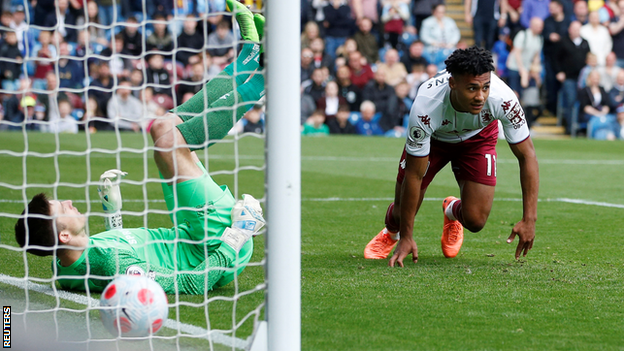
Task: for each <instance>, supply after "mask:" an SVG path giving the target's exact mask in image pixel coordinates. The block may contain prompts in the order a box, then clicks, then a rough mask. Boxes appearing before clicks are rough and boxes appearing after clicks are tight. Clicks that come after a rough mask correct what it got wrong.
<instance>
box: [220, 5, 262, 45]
mask: <svg viewBox="0 0 624 351" xmlns="http://www.w3.org/2000/svg"><path fill="white" fill-rule="evenodd" d="M225 8H226V10H228V11H229V12H231V13H232V14H234V17H236V22H238V26H239V27H240V32H241V37H242V38H243V40H247V41H253V42H254V43H258V42H260V37H259V36H258V31H257V30H256V25H255V22H254V15H253V13H252V12H251V10H249V9H248V8H247V6H245V5H243V4H241V3H240V2H238V1H236V0H225Z"/></svg>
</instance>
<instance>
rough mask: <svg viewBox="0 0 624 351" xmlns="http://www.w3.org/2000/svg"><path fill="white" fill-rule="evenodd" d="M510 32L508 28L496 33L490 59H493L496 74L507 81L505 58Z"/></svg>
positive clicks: (506, 56)
mask: <svg viewBox="0 0 624 351" xmlns="http://www.w3.org/2000/svg"><path fill="white" fill-rule="evenodd" d="M509 33H510V30H509V28H508V27H503V28H501V29H500V31H499V33H498V40H497V41H496V42H495V43H494V47H493V48H492V56H493V57H492V58H493V59H494V65H495V66H496V74H497V75H498V76H499V77H500V78H503V79H504V80H505V81H507V78H508V77H509V74H508V72H507V58H508V57H509V49H510V48H511V47H510V45H509V44H510V39H509Z"/></svg>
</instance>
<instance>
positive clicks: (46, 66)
mask: <svg viewBox="0 0 624 351" xmlns="http://www.w3.org/2000/svg"><path fill="white" fill-rule="evenodd" d="M39 44H40V46H39V48H37V47H35V48H33V54H34V57H36V59H35V60H34V61H35V74H34V75H33V77H34V78H35V79H45V76H46V74H47V73H48V72H49V71H51V70H52V69H53V68H54V66H53V65H52V62H53V61H54V60H55V59H56V56H57V55H56V54H57V53H56V47H54V45H52V33H51V32H48V31H45V30H43V31H41V32H39Z"/></svg>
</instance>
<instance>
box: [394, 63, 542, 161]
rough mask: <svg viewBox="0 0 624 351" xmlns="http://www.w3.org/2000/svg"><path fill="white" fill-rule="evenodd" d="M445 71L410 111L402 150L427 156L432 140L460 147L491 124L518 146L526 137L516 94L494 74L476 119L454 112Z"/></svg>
mask: <svg viewBox="0 0 624 351" xmlns="http://www.w3.org/2000/svg"><path fill="white" fill-rule="evenodd" d="M450 77H451V75H450V74H449V73H448V72H446V70H444V71H442V72H440V73H438V74H437V75H436V76H435V77H433V78H431V79H429V80H427V81H426V82H424V83H423V84H422V85H421V86H420V88H419V89H418V95H417V96H416V99H414V104H413V105H412V110H411V111H410V117H409V127H408V131H407V141H406V143H405V149H406V150H407V153H408V154H410V155H412V156H418V157H423V156H427V155H429V151H430V149H431V138H433V139H434V140H438V141H442V142H445V143H453V144H455V143H460V142H462V141H464V140H467V139H469V138H471V137H473V136H475V135H477V134H479V132H480V131H481V130H482V129H483V128H485V127H486V126H487V125H488V124H490V123H492V121H494V120H500V121H501V122H502V124H503V131H504V133H505V139H507V142H508V143H510V144H517V143H520V142H522V141H524V140H525V139H526V138H528V137H529V135H530V134H529V128H528V126H527V123H526V118H525V116H524V110H523V109H522V106H520V102H519V101H518V99H517V98H516V94H515V93H514V92H513V90H511V88H509V87H508V86H507V84H505V82H503V81H502V80H501V79H500V78H498V76H496V74H494V73H492V74H491V79H490V95H489V96H488V98H487V100H486V101H485V104H484V106H483V109H482V110H481V112H480V113H479V114H478V115H473V114H471V113H466V112H459V111H456V110H455V109H454V108H453V106H452V105H451V101H450V92H451V88H450V87H449V84H448V80H449V78H450Z"/></svg>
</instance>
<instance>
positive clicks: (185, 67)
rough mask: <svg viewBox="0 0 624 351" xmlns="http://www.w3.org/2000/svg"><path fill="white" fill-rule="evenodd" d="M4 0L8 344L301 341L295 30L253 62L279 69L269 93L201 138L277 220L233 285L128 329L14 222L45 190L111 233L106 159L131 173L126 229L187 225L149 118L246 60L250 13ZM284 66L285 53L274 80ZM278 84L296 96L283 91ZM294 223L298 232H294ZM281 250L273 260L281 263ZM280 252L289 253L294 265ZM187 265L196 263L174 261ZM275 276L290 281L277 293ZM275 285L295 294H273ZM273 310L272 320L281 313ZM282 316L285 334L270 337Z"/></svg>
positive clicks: (240, 188) (226, 172)
mask: <svg viewBox="0 0 624 351" xmlns="http://www.w3.org/2000/svg"><path fill="white" fill-rule="evenodd" d="M244 2H245V3H247V5H249V6H251V8H252V10H253V11H254V12H258V13H264V14H265V15H266V16H267V29H270V28H272V27H271V26H273V28H274V29H273V30H274V33H279V32H283V33H282V34H284V35H286V37H284V38H282V39H287V40H291V41H292V39H293V38H295V40H298V32H297V33H295V34H294V35H293V34H292V33H286V32H288V30H284V29H285V28H291V30H290V32H293V31H292V28H299V23H298V19H296V16H292V17H293V18H295V19H296V20H297V21H296V23H295V22H293V20H291V19H286V20H281V22H280V23H275V24H273V25H271V24H270V23H269V22H270V19H271V17H270V16H271V14H270V12H271V11H272V10H271V6H274V7H273V8H274V9H275V10H273V11H274V16H276V17H275V18H278V17H277V16H280V15H282V14H280V13H279V12H280V11H283V10H282V9H281V8H280V5H281V7H282V8H284V7H286V4H287V1H286V0H273V4H266V3H265V4H263V3H262V1H258V0H256V1H249V0H246V1H244ZM5 3H6V8H5V9H4V10H5V11H4V12H3V14H2V23H0V31H2V40H1V42H0V51H1V52H2V53H3V55H1V56H2V57H0V67H2V79H1V81H2V87H1V89H0V97H1V98H2V105H1V106H0V117H1V118H0V164H1V165H2V169H3V170H2V172H1V173H0V174H1V175H0V259H1V260H2V261H3V263H4V264H3V265H2V268H0V301H1V302H2V305H3V307H4V306H6V307H9V309H8V310H7V309H6V307H5V308H4V317H5V323H4V341H5V344H6V341H7V340H8V341H9V344H10V345H11V346H12V347H13V348H16V349H25V350H28V349H39V350H48V349H50V350H57V349H61V348H62V349H65V350H74V349H75V350H100V349H101V350H111V349H116V350H139V349H147V350H172V349H174V350H195V349H198V350H199V349H201V350H238V349H254V350H262V349H266V348H267V344H268V345H270V344H271V343H273V345H275V347H274V348H271V349H275V350H277V349H284V350H286V349H289V350H296V349H298V347H299V340H300V339H299V335H298V334H299V331H300V329H299V328H300V327H299V318H300V317H299V280H298V279H299V268H300V263H299V245H300V239H299V232H300V224H299V218H300V214H299V199H300V198H299V196H300V195H299V194H300V179H299V140H298V128H299V126H298V118H292V116H293V114H295V113H297V114H298V113H299V108H298V100H299V97H298V78H296V79H295V78H293V77H298V75H297V74H296V73H295V74H293V69H294V71H296V69H297V68H298V49H297V47H298V46H293V45H292V44H290V51H292V50H293V49H292V48H293V47H294V48H295V53H294V54H293V53H285V54H284V55H274V56H271V54H270V53H267V59H266V62H267V65H266V66H267V68H266V69H265V70H264V72H261V71H257V72H255V74H265V76H267V78H268V79H267V81H268V82H269V84H268V88H267V91H268V93H267V103H266V108H265V106H264V104H262V105H255V106H251V105H248V106H249V111H248V112H247V113H246V114H245V116H244V117H243V119H241V120H240V121H238V122H237V123H236V113H235V108H236V107H238V106H239V105H240V104H241V102H238V101H237V102H236V104H235V106H234V108H232V109H231V111H232V123H233V124H234V128H232V130H231V131H230V132H229V136H228V137H226V138H224V139H223V140H219V141H217V142H216V143H215V144H214V145H212V146H211V147H210V148H206V149H203V150H199V151H197V155H198V157H199V159H200V161H201V162H202V163H203V164H204V165H205V167H206V169H207V171H208V173H209V174H210V176H211V177H212V178H213V179H214V180H215V182H216V183H217V184H223V185H227V186H228V187H229V189H230V190H231V192H232V194H233V196H234V197H235V198H236V199H240V198H241V196H242V194H245V193H248V194H252V195H254V196H255V197H256V198H258V199H259V200H260V201H261V203H262V204H263V207H264V208H265V217H266V218H267V228H268V229H267V232H265V233H264V234H265V235H263V236H258V237H256V238H254V239H253V240H254V251H253V255H252V258H251V260H250V261H249V263H248V264H247V265H246V268H245V270H244V271H243V272H242V273H241V274H240V275H238V276H235V278H234V280H233V281H232V282H230V283H229V284H227V285H225V286H223V287H220V288H217V289H215V290H212V291H206V292H205V293H203V294H199V295H186V294H180V293H175V294H169V295H168V301H169V319H168V321H167V322H166V324H165V325H164V328H163V329H162V330H161V331H160V332H159V333H157V334H156V335H152V336H149V337H146V338H140V339H139V340H134V341H132V342H128V341H127V340H124V339H123V338H119V337H115V336H112V335H111V334H109V333H108V332H107V331H106V330H105V328H104V327H103V325H102V323H101V322H100V317H99V312H98V306H99V298H100V294H99V293H96V292H92V291H86V292H80V291H68V290H63V289H61V288H60V286H59V284H58V281H57V280H58V275H57V271H56V269H54V267H55V265H54V264H52V265H51V261H53V262H54V261H56V260H57V259H58V257H57V256H56V253H55V254H54V255H53V256H51V257H52V260H51V259H50V258H51V257H39V256H34V255H31V254H29V253H26V251H25V250H24V249H22V248H21V247H20V246H19V245H18V244H17V242H16V239H15V234H14V226H15V223H16V222H17V220H18V219H19V218H20V217H22V216H21V215H20V214H21V213H22V211H23V210H24V208H26V207H27V205H28V203H29V202H30V200H31V199H32V197H33V196H34V195H35V194H38V193H40V192H45V193H46V194H47V195H48V197H49V198H51V199H58V200H72V204H73V206H75V207H76V208H78V210H80V212H81V213H82V214H84V215H86V218H87V223H86V231H87V233H88V234H89V235H95V234H98V233H100V232H103V231H104V230H105V228H104V217H105V216H106V214H105V213H104V212H103V210H102V205H101V202H100V199H99V197H98V195H97V190H96V188H97V185H98V183H99V182H98V179H99V176H100V174H101V173H103V172H104V171H106V170H108V169H113V168H115V169H121V170H123V171H126V172H128V175H127V176H126V178H125V179H123V180H122V181H121V185H120V188H121V193H122V196H123V209H122V212H121V213H122V215H123V225H124V228H139V227H144V228H161V227H162V228H171V227H172V226H175V225H177V223H176V217H175V213H176V211H178V210H179V209H178V208H177V207H176V208H174V209H173V210H171V211H170V210H168V209H167V205H166V203H165V200H164V199H163V193H162V190H161V184H162V183H163V180H162V179H161V178H160V177H159V172H158V169H157V167H156V165H155V162H154V159H153V153H154V144H153V142H152V139H151V137H150V132H149V131H150V127H151V125H152V123H153V121H154V120H156V119H158V118H164V117H163V116H164V115H165V113H166V112H167V111H168V110H169V109H172V110H173V111H174V112H175V109H176V107H177V106H179V105H180V104H181V103H183V102H184V101H187V100H188V99H189V98H190V97H191V96H193V95H194V94H196V93H197V92H198V91H200V90H201V89H202V88H203V87H204V85H205V84H206V82H208V81H209V80H211V79H220V77H218V76H217V75H218V73H219V72H220V71H221V70H222V69H223V68H224V67H225V66H227V65H228V64H229V63H231V62H233V61H235V59H236V55H237V51H238V50H239V47H240V45H241V44H242V41H241V39H240V35H239V29H238V26H237V24H236V21H235V19H234V18H233V17H232V16H231V14H230V13H228V12H227V11H225V0H176V1H148V0H137V1H127V2H126V1H117V0H114V1H112V2H104V1H102V2H97V3H96V2H95V1H84V2H83V1H72V0H56V1H55V2H54V4H48V3H49V2H46V1H38V2H37V3H36V4H35V3H32V2H27V1H22V0H13V1H10V2H5ZM280 3H281V4H280ZM98 4H99V5H98ZM33 5H34V7H33ZM46 6H47V7H46ZM288 6H291V4H290V3H288ZM267 7H268V9H267ZM282 18H283V17H282ZM284 26H290V27H284ZM269 31H270V30H268V31H267V32H269ZM280 35H281V34H280ZM277 39H278V38H277V35H276V36H275V38H274V39H270V35H268V36H267V38H265V39H264V40H263V43H264V44H265V45H266V44H267V42H268V44H269V45H267V47H270V42H271V40H273V42H274V43H275V44H274V45H273V47H274V48H275V50H285V49H286V47H285V46H282V47H281V48H280V47H279V46H281V45H283V44H281V43H280V42H279V41H278V40H277ZM271 66H272V67H283V68H284V70H283V72H281V73H280V74H279V75H274V76H273V77H274V78H273V81H272V82H271V74H272V73H271V68H270V67H271ZM274 69H275V68H274ZM275 74H277V72H275ZM280 82H281V83H280ZM273 84H274V85H273ZM280 84H281V85H280ZM293 87H294V89H293ZM271 91H273V94H275V95H278V94H279V95H281V97H282V98H286V101H291V102H290V103H288V104H284V103H280V102H279V100H277V99H276V97H271V94H272V93H271ZM293 91H294V92H295V93H296V95H295V94H293ZM204 98H206V97H204ZM206 99H207V98H206ZM128 101H131V102H128ZM295 101H296V102H295ZM206 105H207V104H206ZM265 109H266V115H267V116H268V117H267V118H266V119H265V118H264V116H265ZM290 119H292V120H293V121H295V122H296V124H293V123H290V121H289V120H290ZM265 135H267V138H265ZM295 137H296V138H295ZM272 163H273V165H271V164H272ZM272 168H273V170H272ZM272 174H273V176H272ZM173 180H174V181H175V179H173ZM272 194H273V195H272ZM172 214H173V216H172V217H171V218H170V216H171V215H172ZM172 220H173V223H172ZM267 233H271V235H272V236H271V239H266V237H267V236H268V235H267ZM288 235H289V236H290V237H288ZM285 237H286V238H288V240H289V242H288V245H289V246H288V247H284V245H282V244H283V243H284V240H283V238H285ZM176 240H179V242H180V243H182V242H184V240H183V239H176ZM265 242H267V245H266V247H265ZM176 244H178V242H177V241H176ZM272 245H273V248H271V246H272ZM282 250H285V251H286V253H285V254H284V253H283V252H284V251H282ZM288 250H290V251H294V256H293V253H291V252H289V251H288ZM265 251H266V252H265ZM55 252H56V251H55ZM271 258H275V259H276V260H275V261H274V263H272V264H269V263H267V262H268V261H270V260H271ZM280 259H281V260H289V261H290V264H289V265H288V267H282V266H283V265H284V262H283V261H280ZM111 260H113V261H115V260H116V258H115V257H111ZM51 266H52V268H53V269H51V268H50V267H51ZM280 267H282V268H280ZM238 268H241V267H232V268H228V269H229V270H235V269H238ZM209 271H210V268H207V269H206V271H205V272H204V273H205V274H208V272H209ZM272 271H273V273H271V272H272ZM175 273H176V274H179V273H184V271H183V270H178V269H177V268H176V271H175ZM88 274H89V273H87V278H88ZM267 277H269V278H267ZM271 277H273V280H272V281H273V282H275V284H274V285H273V287H274V289H276V292H275V293H271V292H270V291H271V290H270V289H269V290H268V291H269V293H268V294H267V289H268V288H267V287H268V286H271V284H268V283H267V282H268V281H270V280H271ZM278 284H281V285H278ZM278 287H281V288H278ZM282 294H286V297H284V296H283V295H282ZM293 294H294V295H293ZM271 298H273V299H281V300H282V302H281V303H279V304H278V303H277V302H274V303H271ZM267 301H269V302H268V304H267ZM275 301H279V300H275ZM271 305H272V306H273V307H272V308H273V309H274V310H275V311H276V312H271ZM278 305H279V306H278ZM7 311H8V316H9V317H8V318H9V319H8V321H9V324H8V329H7ZM283 312H286V313H283ZM271 315H273V316H274V317H273V321H274V322H273V323H269V324H268V328H267V324H266V322H265V321H266V320H267V319H271V318H269V317H268V316H271ZM272 325H273V326H274V328H272V327H271V326H272ZM284 326H286V327H284ZM267 329H268V331H267ZM279 329H281V330H283V331H286V334H282V336H278V337H274V338H273V339H272V336H271V335H277V333H276V332H275V331H277V330H279ZM271 330H273V333H272V332H271ZM293 333H294V334H293ZM7 336H8V339H7ZM267 339H268V340H267ZM254 340H256V342H254ZM258 340H260V341H258Z"/></svg>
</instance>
